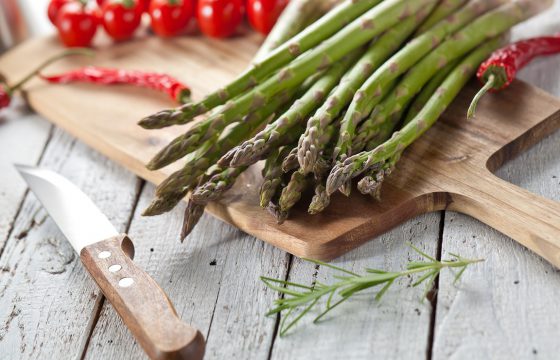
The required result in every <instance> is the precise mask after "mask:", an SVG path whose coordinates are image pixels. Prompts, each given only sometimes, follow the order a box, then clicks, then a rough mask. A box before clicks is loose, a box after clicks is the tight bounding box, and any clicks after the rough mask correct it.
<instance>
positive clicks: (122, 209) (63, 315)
mask: <svg viewBox="0 0 560 360" xmlns="http://www.w3.org/2000/svg"><path fill="white" fill-rule="evenodd" d="M41 165H42V166H45V167H48V168H51V169H54V170H57V171H59V172H61V173H62V174H63V175H65V176H67V177H68V178H69V179H70V180H71V181H73V182H74V183H76V184H77V185H78V186H80V187H81V188H82V189H83V190H84V191H85V192H86V193H87V194H88V195H89V196H91V198H92V199H93V200H94V202H95V203H96V204H97V205H98V206H99V207H100V208H101V209H102V211H104V212H105V213H106V214H107V215H108V217H109V219H110V220H111V221H112V222H113V223H114V224H115V226H116V227H117V228H118V229H120V231H124V230H125V226H126V224H127V223H128V219H129V214H130V212H131V210H132V207H133V205H134V203H135V199H136V193H137V191H138V190H137V184H138V180H137V179H136V178H135V177H134V176H133V175H131V174H129V173H127V172H125V171H124V170H122V169H121V168H120V167H118V166H117V165H115V164H113V163H110V162H109V161H108V160H107V159H106V158H104V157H102V156H101V155H98V154H97V153H95V152H93V151H92V150H91V149H89V148H87V147H85V146H84V145H82V144H79V143H76V142H75V140H74V139H72V138H71V137H70V136H68V135H66V134H65V133H63V132H62V131H60V130H57V131H55V133H54V136H53V138H52V140H51V141H50V143H49V146H48V148H47V150H46V152H45V154H44V160H43V161H42V162H41ZM18 182H23V180H21V179H19V180H18ZM0 269H1V274H0V354H1V356H0V357H1V358H3V359H29V358H34V359H69V358H73V359H76V358H79V357H80V355H81V353H82V351H83V348H84V345H85V341H86V339H87V338H88V335H89V333H90V330H91V322H92V319H93V318H94V316H93V315H94V314H95V313H96V311H97V310H98V308H99V301H100V298H101V297H100V292H99V290H98V289H97V287H96V286H95V284H94V282H93V280H92V279H90V278H89V276H88V275H87V274H86V271H85V270H84V269H83V267H82V265H81V262H80V261H79V258H78V256H77V255H76V254H75V253H74V250H73V249H72V247H71V246H70V244H69V243H68V242H67V241H66V240H65V239H64V237H63V235H62V234H61V233H60V231H59V230H58V228H56V225H55V224H54V223H53V222H52V221H51V220H50V219H49V218H48V217H47V215H46V213H45V211H44V210H43V209H42V208H41V206H40V205H39V203H38V201H37V200H36V199H35V197H34V196H33V195H32V194H30V195H28V196H27V197H26V199H25V201H24V204H23V207H22V210H21V212H20V214H19V216H18V217H17V219H16V221H15V224H14V231H13V232H12V234H11V236H10V237H9V239H8V241H7V244H6V248H5V251H4V253H3V255H2V257H1V259H0Z"/></svg>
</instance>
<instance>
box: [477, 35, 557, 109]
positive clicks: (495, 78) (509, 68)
mask: <svg viewBox="0 0 560 360" xmlns="http://www.w3.org/2000/svg"><path fill="white" fill-rule="evenodd" d="M559 53H560V34H556V35H553V36H543V37H537V38H532V39H527V40H522V41H518V42H516V43H513V44H510V45H508V46H505V47H503V48H502V49H499V50H496V51H495V52H494V53H493V54H492V55H491V56H490V57H489V58H488V60H486V61H485V62H484V63H482V65H480V67H479V69H478V72H477V77H478V79H479V80H480V81H481V82H482V83H483V84H484V87H483V88H482V89H481V90H480V91H479V92H478V94H476V96H475V97H474V99H473V101H472V103H471V106H470V107H469V111H468V117H469V118H472V117H473V116H474V113H475V111H476V106H477V104H478V102H479V100H480V99H481V98H482V96H484V95H485V94H486V93H487V92H488V91H491V92H495V91H500V90H503V89H505V88H507V87H508V86H510V85H511V83H512V82H513V80H515V77H516V76H517V73H518V71H519V70H521V69H522V68H523V67H525V66H526V65H527V64H529V63H530V62H531V61H532V60H533V59H535V58H536V57H538V56H545V55H553V54H559Z"/></svg>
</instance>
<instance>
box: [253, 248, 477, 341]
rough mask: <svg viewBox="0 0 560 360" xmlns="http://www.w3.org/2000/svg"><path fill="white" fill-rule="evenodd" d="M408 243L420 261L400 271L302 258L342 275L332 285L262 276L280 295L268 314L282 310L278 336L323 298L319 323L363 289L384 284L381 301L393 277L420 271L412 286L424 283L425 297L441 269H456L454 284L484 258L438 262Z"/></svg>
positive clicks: (379, 298)
mask: <svg viewBox="0 0 560 360" xmlns="http://www.w3.org/2000/svg"><path fill="white" fill-rule="evenodd" d="M409 246H410V247H411V248H412V249H413V250H414V251H416V252H417V253H418V254H420V255H421V256H422V258H423V261H413V262H410V263H408V265H407V267H406V270H405V271H401V272H389V271H384V270H377V269H367V268H366V269H365V271H366V274H364V275H360V274H356V273H354V272H352V271H348V270H346V269H343V268H340V267H338V266H334V265H331V264H327V263H325V262H322V261H318V260H312V259H304V260H305V261H309V262H311V263H314V264H316V265H321V266H325V267H328V268H331V269H334V270H336V271H338V272H340V273H341V274H343V275H334V276H333V277H334V278H335V279H337V280H338V281H337V282H335V283H333V284H331V285H325V284H321V283H319V282H316V283H315V284H314V285H313V286H307V285H303V284H298V283H293V282H290V281H285V280H279V279H273V278H268V277H264V276H261V280H262V281H263V282H264V284H265V285H266V286H267V287H268V288H270V289H272V290H275V291H278V292H279V293H280V294H281V297H280V298H279V299H277V300H275V301H274V304H275V305H276V307H275V308H274V309H272V310H270V311H269V312H268V313H267V315H275V314H278V313H283V312H285V315H283V316H282V321H281V323H280V336H284V335H285V334H286V333H287V332H288V331H289V330H290V329H291V328H292V327H293V326H294V325H296V324H297V323H298V322H299V321H300V320H301V319H302V318H303V317H304V316H305V314H307V313H308V312H309V311H310V310H311V309H313V308H314V307H315V306H316V305H317V304H318V303H319V300H321V299H322V298H326V299H327V300H326V304H325V309H324V310H323V311H322V312H321V313H320V314H319V315H318V316H317V317H315V319H314V320H313V322H314V323H317V322H319V320H321V319H322V318H323V317H324V316H325V315H327V314H328V313H329V312H330V311H332V310H333V309H334V308H336V307H337V306H339V305H340V304H342V303H344V302H345V301H346V300H348V299H349V298H351V297H352V296H353V295H355V294H356V293H358V292H361V291H363V290H366V289H370V288H374V287H377V286H383V287H382V288H381V290H379V292H378V293H377V294H376V295H375V300H376V301H379V300H381V298H382V297H383V295H384V294H385V293H386V292H387V290H388V289H389V288H390V287H391V285H393V283H394V282H395V280H397V279H398V278H401V277H405V276H411V275H414V274H422V276H420V278H418V280H416V281H415V282H414V283H413V284H412V286H414V287H416V286H419V285H420V284H426V290H425V292H424V294H423V296H422V298H425V297H426V296H427V295H428V293H429V291H430V290H431V289H432V287H433V284H434V282H435V280H436V278H437V276H438V275H439V273H440V272H441V270H443V269H458V271H457V273H456V274H455V280H454V283H456V282H457V281H458V280H459V279H460V278H461V275H463V273H464V272H465V270H466V268H467V266H469V265H471V264H475V263H479V262H481V261H483V260H472V259H466V258H463V257H461V256H459V255H456V254H452V253H450V254H449V255H450V256H451V259H449V260H442V261H439V260H437V259H435V258H433V257H431V256H430V255H428V254H426V253H424V252H423V251H421V250H420V249H418V248H417V247H415V246H413V245H412V244H409ZM335 299H336V300H335ZM298 310H299V313H298Z"/></svg>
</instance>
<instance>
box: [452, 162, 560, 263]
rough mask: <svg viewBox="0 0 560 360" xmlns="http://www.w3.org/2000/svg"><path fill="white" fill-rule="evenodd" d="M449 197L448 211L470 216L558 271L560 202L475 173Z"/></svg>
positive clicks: (484, 174)
mask: <svg viewBox="0 0 560 360" xmlns="http://www.w3.org/2000/svg"><path fill="white" fill-rule="evenodd" d="M465 183H466V184H469V185H468V187H466V186H465V188H464V189H461V191H458V192H457V193H455V194H453V195H452V198H453V202H452V203H451V204H450V206H449V207H448V208H449V209H450V210H457V211H459V212H463V213H466V214H468V215H471V216H472V217H474V218H477V219H479V220H480V221H482V222H484V223H486V224H488V225H490V226H492V227H493V228H495V229H496V230H498V231H500V232H502V233H503V234H506V235H507V236H509V237H511V238H512V239H514V240H516V241H517V242H519V243H521V244H522V245H524V246H525V247H527V248H529V249H531V250H532V251H534V252H535V253H537V254H539V255H540V256H542V257H543V258H545V259H546V260H548V261H549V262H550V263H551V264H553V265H554V266H556V267H557V268H560V203H558V202H556V201H553V200H549V199H546V198H543V197H541V196H538V195H535V194H533V193H531V192H529V191H527V190H525V189H522V188H520V187H518V186H516V185H513V184H511V183H509V182H507V181H504V180H502V179H500V178H499V177H497V176H496V175H494V174H492V173H491V172H490V171H486V172H482V173H480V172H479V173H478V174H477V176H476V178H475V177H473V178H471V179H470V181H468V182H465Z"/></svg>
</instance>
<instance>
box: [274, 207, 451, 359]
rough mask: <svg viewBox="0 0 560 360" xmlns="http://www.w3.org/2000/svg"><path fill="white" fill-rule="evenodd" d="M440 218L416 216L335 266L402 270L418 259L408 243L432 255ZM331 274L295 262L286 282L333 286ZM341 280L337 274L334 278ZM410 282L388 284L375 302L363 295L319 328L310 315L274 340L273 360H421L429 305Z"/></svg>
mask: <svg viewBox="0 0 560 360" xmlns="http://www.w3.org/2000/svg"><path fill="white" fill-rule="evenodd" d="M440 217H441V216H440V213H433V214H427V215H422V216H419V217H418V218H416V219H413V220H411V221H409V222H407V223H405V224H403V225H402V226H400V227H398V228H396V229H394V230H392V231H391V232H389V233H387V234H385V235H382V236H380V237H379V238H377V239H374V240H373V241H371V242H368V243H366V244H365V245H363V246H362V247H360V248H358V249H356V250H354V251H352V252H350V253H349V254H347V255H345V256H343V257H342V258H340V259H337V260H336V261H334V262H333V264H334V265H337V266H341V267H343V268H345V269H349V270H351V271H354V272H358V273H363V269H364V268H368V267H369V268H377V269H385V270H402V269H404V267H406V263H407V261H408V260H412V259H414V260H419V256H418V255H417V254H416V253H414V252H413V250H412V249H410V248H409V247H408V246H407V244H406V243H407V242H411V243H413V244H414V245H415V246H417V247H419V248H421V249H423V250H424V251H425V252H426V253H428V254H431V255H432V256H434V255H435V254H436V248H437V243H438V238H439V223H440ZM334 273H336V272H335V271H333V270H331V269H328V268H323V267H319V269H318V270H317V269H316V267H315V265H313V264H309V263H307V262H303V261H301V260H299V259H295V260H294V262H293V264H292V267H291V272H290V278H289V280H290V281H295V282H299V283H303V284H311V283H312V281H313V280H314V279H315V278H316V279H317V280H318V281H320V282H321V283H324V284H325V283H326V284H328V283H330V282H332V281H333V279H332V278H331V275H333V274H334ZM338 275H340V274H338ZM411 284H412V279H411V278H406V279H402V280H401V281H399V282H398V283H397V282H396V283H395V284H394V285H393V288H392V289H391V290H389V292H388V293H387V294H385V297H384V298H383V299H382V300H381V302H380V303H377V302H376V301H375V300H374V297H375V294H376V292H377V290H373V291H367V292H366V293H364V295H361V296H356V298H355V299H352V300H349V301H348V303H346V304H343V305H341V306H340V307H339V308H338V309H336V310H333V312H332V314H331V315H330V316H328V317H327V318H325V320H324V321H323V322H322V323H321V324H320V325H313V324H312V320H313V314H315V316H316V315H318V314H319V313H320V311H318V310H317V311H314V312H312V313H311V315H309V316H307V317H306V318H304V319H303V320H302V322H301V324H300V325H298V326H297V327H295V328H294V330H293V331H291V333H289V334H288V335H286V336H285V337H283V338H281V337H278V338H277V339H276V342H275V345H274V349H273V352H272V358H273V359H286V360H288V359H317V360H319V359H421V358H424V357H425V356H426V349H427V347H428V342H429V329H430V320H431V310H432V309H431V308H432V306H431V304H430V302H428V301H424V302H421V297H422V293H423V291H424V288H414V289H411V288H409V286H410V285H411Z"/></svg>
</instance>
